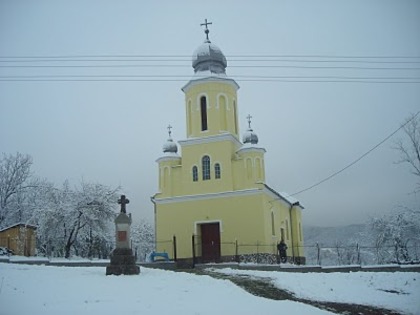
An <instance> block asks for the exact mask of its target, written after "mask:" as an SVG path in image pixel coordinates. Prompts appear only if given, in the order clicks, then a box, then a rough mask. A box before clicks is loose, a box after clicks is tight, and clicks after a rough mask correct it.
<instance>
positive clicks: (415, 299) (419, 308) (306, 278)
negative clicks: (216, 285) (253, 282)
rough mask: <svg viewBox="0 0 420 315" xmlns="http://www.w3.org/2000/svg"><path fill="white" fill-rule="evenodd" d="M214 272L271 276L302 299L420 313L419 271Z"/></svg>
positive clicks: (225, 270)
mask: <svg viewBox="0 0 420 315" xmlns="http://www.w3.org/2000/svg"><path fill="white" fill-rule="evenodd" d="M212 271H213V272H220V273H223V274H229V275H248V276H251V277H258V278H267V279H268V278H269V279H271V281H272V283H273V284H274V285H275V286H276V287H278V288H281V289H284V290H287V291H289V292H293V293H294V294H295V295H296V296H297V297H300V298H305V299H310V300H317V301H329V302H343V303H354V304H362V305H371V306H376V307H380V308H387V309H393V310H397V311H400V312H403V313H407V314H420V273H417V272H350V273H338V272H336V273H292V272H272V271H250V270H235V269H230V268H225V269H212Z"/></svg>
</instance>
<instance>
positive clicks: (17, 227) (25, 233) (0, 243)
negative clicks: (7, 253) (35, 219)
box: [0, 223, 36, 256]
mask: <svg viewBox="0 0 420 315" xmlns="http://www.w3.org/2000/svg"><path fill="white" fill-rule="evenodd" d="M0 247H7V248H9V249H11V250H12V251H13V252H14V254H15V255H20V256H35V249H36V226H34V225H30V224H24V223H17V224H14V225H11V226H8V227H6V228H3V229H1V230H0Z"/></svg>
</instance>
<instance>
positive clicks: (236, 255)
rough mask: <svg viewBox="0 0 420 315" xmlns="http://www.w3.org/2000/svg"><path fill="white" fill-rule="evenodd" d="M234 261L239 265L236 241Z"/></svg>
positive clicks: (236, 241)
mask: <svg viewBox="0 0 420 315" xmlns="http://www.w3.org/2000/svg"><path fill="white" fill-rule="evenodd" d="M235 261H236V262H237V263H239V254H238V240H235Z"/></svg>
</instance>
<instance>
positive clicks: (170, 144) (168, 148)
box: [162, 138, 178, 153]
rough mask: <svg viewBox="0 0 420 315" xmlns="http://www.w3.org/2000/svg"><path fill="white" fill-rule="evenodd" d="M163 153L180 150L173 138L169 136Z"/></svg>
mask: <svg viewBox="0 0 420 315" xmlns="http://www.w3.org/2000/svg"><path fill="white" fill-rule="evenodd" d="M162 149H163V153H177V152H178V146H177V145H176V143H175V142H174V141H173V140H172V138H169V139H168V140H167V141H166V143H165V144H164V145H163V147H162Z"/></svg>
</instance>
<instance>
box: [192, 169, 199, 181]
mask: <svg viewBox="0 0 420 315" xmlns="http://www.w3.org/2000/svg"><path fill="white" fill-rule="evenodd" d="M192 173H193V174H192V175H193V182H197V181H198V168H197V166H193V168H192Z"/></svg>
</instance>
